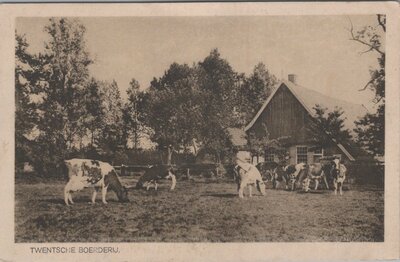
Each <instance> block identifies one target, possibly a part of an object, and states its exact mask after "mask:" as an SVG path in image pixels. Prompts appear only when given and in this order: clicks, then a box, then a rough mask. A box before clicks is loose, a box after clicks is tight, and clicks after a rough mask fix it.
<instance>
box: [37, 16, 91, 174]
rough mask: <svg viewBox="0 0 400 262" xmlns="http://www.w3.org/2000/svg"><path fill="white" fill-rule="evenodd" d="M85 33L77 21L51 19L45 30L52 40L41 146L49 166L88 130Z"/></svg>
mask: <svg viewBox="0 0 400 262" xmlns="http://www.w3.org/2000/svg"><path fill="white" fill-rule="evenodd" d="M85 31H86V29H85V27H84V26H83V25H82V24H81V23H80V22H79V20H77V19H66V18H50V19H49V24H48V25H47V26H45V32H47V33H48V34H49V38H50V40H49V42H47V43H46V45H45V51H44V55H43V59H42V68H41V72H42V78H41V81H40V82H41V85H40V88H41V90H40V91H41V92H40V96H41V97H42V101H41V103H39V105H38V108H39V110H40V121H38V128H39V130H40V136H39V138H38V143H39V144H40V146H41V147H43V151H44V152H46V153H47V155H43V161H44V162H46V163H48V164H49V165H55V164H56V163H57V162H59V161H60V160H61V159H63V158H65V157H66V155H67V154H68V152H69V151H71V150H72V148H73V147H75V146H76V139H77V136H78V135H79V134H81V133H82V132H83V129H84V128H85V126H84V116H85V110H84V109H85V106H84V104H83V103H84V99H83V97H84V92H83V90H84V88H85V86H86V82H87V80H88V77H89V69H88V66H89V65H90V64H91V63H92V60H91V59H90V57H89V54H88V51H87V48H86V42H85V38H84V36H85ZM46 163H45V164H44V166H46ZM44 172H46V170H44Z"/></svg>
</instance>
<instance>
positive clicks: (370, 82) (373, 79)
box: [358, 78, 376, 91]
mask: <svg viewBox="0 0 400 262" xmlns="http://www.w3.org/2000/svg"><path fill="white" fill-rule="evenodd" d="M375 79H376V78H372V79H371V80H369V81H368V83H367V84H366V85H365V86H364V87H363V88H361V89H359V90H358V91H364V90H365V89H367V87H368V86H369V85H370V84H372V83H373V82H374V81H375Z"/></svg>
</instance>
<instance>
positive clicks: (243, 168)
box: [234, 160, 265, 198]
mask: <svg viewBox="0 0 400 262" xmlns="http://www.w3.org/2000/svg"><path fill="white" fill-rule="evenodd" d="M236 163H237V165H236V166H235V169H234V171H235V181H236V183H237V188H238V193H239V197H240V198H243V197H244V195H243V191H244V188H245V187H248V188H249V196H250V197H252V186H253V185H255V186H256V187H257V189H258V191H259V192H260V193H261V195H263V196H264V195H265V184H264V182H263V180H262V177H261V173H260V171H258V169H257V167H255V166H254V165H252V164H250V163H247V162H245V161H242V160H238V161H237V162H236Z"/></svg>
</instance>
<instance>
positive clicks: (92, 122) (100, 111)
mask: <svg viewBox="0 0 400 262" xmlns="http://www.w3.org/2000/svg"><path fill="white" fill-rule="evenodd" d="M84 99H85V112H86V114H85V125H86V127H87V130H88V137H89V140H90V146H91V147H92V148H96V147H98V146H99V140H100V137H101V133H102V128H103V122H104V119H105V102H104V99H105V97H104V92H103V90H102V87H101V83H99V81H97V80H96V79H94V78H91V79H90V81H89V82H88V83H87V87H86V89H85V92H84Z"/></svg>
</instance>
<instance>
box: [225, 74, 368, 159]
mask: <svg viewBox="0 0 400 262" xmlns="http://www.w3.org/2000/svg"><path fill="white" fill-rule="evenodd" d="M317 104H318V105H321V106H322V107H326V108H328V110H333V109H334V108H335V107H341V108H342V110H343V111H344V114H343V116H344V117H345V122H344V125H345V128H347V129H349V130H353V128H354V127H355V124H354V121H355V120H357V119H358V118H359V117H361V116H363V115H365V113H366V112H367V110H366V109H365V108H364V107H363V106H361V105H357V104H352V103H349V102H346V101H342V100H338V99H334V98H332V97H329V96H326V95H323V94H321V93H318V92H316V91H314V90H310V89H307V88H305V87H302V86H300V85H298V84H296V76H295V75H289V77H288V81H281V82H280V83H279V84H278V85H277V87H276V88H275V89H274V91H273V92H272V94H271V95H270V96H269V97H268V99H267V101H265V102H264V104H263V105H262V106H261V108H260V109H259V111H258V112H257V113H256V115H255V116H254V117H253V119H252V120H251V121H250V123H248V124H247V126H246V127H244V128H243V129H241V130H240V129H230V130H229V132H230V134H231V137H232V142H233V144H234V145H235V146H237V147H238V149H239V153H238V154H241V155H242V156H245V158H249V156H250V149H251V148H249V143H245V141H246V142H248V141H247V140H244V138H245V137H246V138H247V139H248V138H249V135H250V134H251V136H252V137H253V138H254V139H255V140H259V141H263V137H265V134H266V132H265V129H266V130H267V132H268V136H269V137H268V139H269V141H274V140H275V141H280V140H279V139H282V138H284V141H285V142H284V143H282V146H281V149H279V150H281V151H282V150H284V151H285V152H286V153H288V154H289V155H288V156H289V163H290V164H297V163H301V162H304V163H308V164H311V163H314V162H317V161H318V160H319V159H320V158H321V157H322V156H327V155H329V156H332V155H336V156H338V157H340V158H341V159H342V160H343V161H345V162H353V161H355V160H356V159H357V158H358V157H359V155H360V152H362V150H360V149H359V148H357V147H356V146H355V145H348V144H346V145H345V144H341V143H338V142H337V141H336V140H335V139H334V138H332V137H329V135H328V134H326V133H325V134H323V136H326V137H327V140H328V141H330V143H321V141H318V140H316V137H321V132H322V131H321V129H318V128H314V129H311V128H310V127H312V126H314V127H315V126H316V125H318V123H316V121H315V113H314V111H315V110H314V109H313V107H315V106H316V105H317ZM318 132H319V136H318V135H317V133H318ZM282 147H283V149H282ZM277 150H278V149H277V148H276V147H274V146H271V144H269V145H268V146H267V145H265V151H264V152H263V153H264V154H262V155H263V156H262V157H260V156H257V157H254V154H253V155H252V157H251V159H252V160H251V161H252V162H253V163H254V162H255V163H257V162H260V161H279V159H278V155H279V152H278V151H277ZM242 158H243V157H242Z"/></svg>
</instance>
